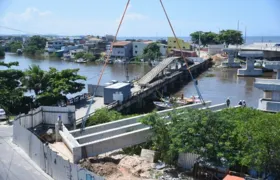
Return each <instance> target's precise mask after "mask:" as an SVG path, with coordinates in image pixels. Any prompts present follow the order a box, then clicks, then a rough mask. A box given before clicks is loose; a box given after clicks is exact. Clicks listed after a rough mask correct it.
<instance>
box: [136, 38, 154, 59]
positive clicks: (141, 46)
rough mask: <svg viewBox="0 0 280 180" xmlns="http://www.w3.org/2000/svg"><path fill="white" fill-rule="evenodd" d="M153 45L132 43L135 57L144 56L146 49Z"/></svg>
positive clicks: (147, 42)
mask: <svg viewBox="0 0 280 180" xmlns="http://www.w3.org/2000/svg"><path fill="white" fill-rule="evenodd" d="M151 43H152V41H134V42H132V46H133V53H132V54H133V57H136V56H141V55H143V52H144V49H145V48H146V47H147V46H148V45H149V44H151Z"/></svg>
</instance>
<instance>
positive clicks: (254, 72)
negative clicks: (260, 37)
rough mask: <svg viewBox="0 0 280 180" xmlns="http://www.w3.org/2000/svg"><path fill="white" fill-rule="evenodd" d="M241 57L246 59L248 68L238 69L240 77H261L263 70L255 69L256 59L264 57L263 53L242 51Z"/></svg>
mask: <svg viewBox="0 0 280 180" xmlns="http://www.w3.org/2000/svg"><path fill="white" fill-rule="evenodd" d="M239 56H242V57H246V60H247V61H246V68H245V69H238V71H237V75H238V76H261V75H262V74H263V71H262V69H255V68H254V62H255V58H257V57H263V52H261V51H260V52H254V51H241V52H239Z"/></svg>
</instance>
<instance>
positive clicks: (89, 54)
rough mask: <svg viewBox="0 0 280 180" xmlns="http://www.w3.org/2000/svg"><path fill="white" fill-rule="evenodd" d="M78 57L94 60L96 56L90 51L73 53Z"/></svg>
mask: <svg viewBox="0 0 280 180" xmlns="http://www.w3.org/2000/svg"><path fill="white" fill-rule="evenodd" d="M80 58H84V59H86V60H88V61H95V60H96V57H95V56H94V55H93V54H91V53H85V52H78V53H77V54H76V55H75V59H80Z"/></svg>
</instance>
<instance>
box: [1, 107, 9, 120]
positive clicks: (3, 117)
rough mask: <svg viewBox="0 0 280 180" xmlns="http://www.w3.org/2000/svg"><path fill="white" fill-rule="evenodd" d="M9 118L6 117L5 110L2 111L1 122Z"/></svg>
mask: <svg viewBox="0 0 280 180" xmlns="http://www.w3.org/2000/svg"><path fill="white" fill-rule="evenodd" d="M6 119H7V116H6V112H5V111H4V109H0V120H6Z"/></svg>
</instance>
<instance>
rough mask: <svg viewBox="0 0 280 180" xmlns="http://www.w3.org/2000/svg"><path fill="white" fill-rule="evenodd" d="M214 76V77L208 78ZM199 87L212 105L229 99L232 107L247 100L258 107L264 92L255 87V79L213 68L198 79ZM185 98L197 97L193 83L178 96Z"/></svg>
mask: <svg viewBox="0 0 280 180" xmlns="http://www.w3.org/2000/svg"><path fill="white" fill-rule="evenodd" d="M207 75H212V77H207ZM272 77H273V78H275V74H274V73H271V72H269V73H265V74H264V77H262V78H272ZM197 80H198V87H199V89H200V92H201V94H202V97H203V99H204V100H211V101H212V104H218V103H225V101H226V99H227V98H228V97H229V98H230V100H231V104H232V105H237V104H238V102H239V101H240V100H245V101H246V103H247V105H248V106H250V107H255V108H256V107H257V106H258V100H259V98H261V97H263V91H261V90H259V89H257V88H255V87H254V81H255V77H238V76H237V69H224V68H212V69H210V70H209V71H207V72H205V73H203V74H202V75H200V76H199V78H197ZM182 93H183V94H184V95H185V97H190V96H192V95H196V94H197V93H196V90H195V87H194V85H193V83H192V82H191V83H189V84H187V85H186V86H185V87H184V88H182V89H181V90H180V91H179V92H178V93H177V94H176V95H177V96H180V95H181V94H182Z"/></svg>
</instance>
